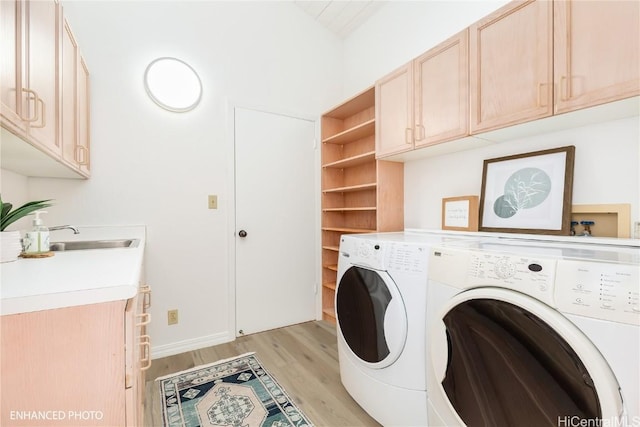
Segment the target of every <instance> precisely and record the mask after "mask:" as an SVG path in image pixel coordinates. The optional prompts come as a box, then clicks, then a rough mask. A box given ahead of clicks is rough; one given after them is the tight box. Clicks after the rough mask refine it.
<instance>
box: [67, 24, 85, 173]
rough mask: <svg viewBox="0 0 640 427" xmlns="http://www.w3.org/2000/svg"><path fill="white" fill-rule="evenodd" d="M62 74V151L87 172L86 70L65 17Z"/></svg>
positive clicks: (74, 163)
mask: <svg viewBox="0 0 640 427" xmlns="http://www.w3.org/2000/svg"><path fill="white" fill-rule="evenodd" d="M61 74H62V76H61V86H62V89H61V93H62V107H61V108H62V110H61V124H62V126H61V128H62V141H63V146H62V155H63V158H64V160H65V161H66V162H67V163H68V164H69V165H70V166H72V167H73V168H75V169H77V170H78V171H80V172H81V173H82V174H83V175H85V176H89V172H90V164H89V162H90V156H89V72H88V69H87V67H86V65H85V63H84V60H83V59H82V56H81V55H80V49H79V48H78V45H77V43H76V41H75V38H74V36H73V33H72V31H71V28H70V27H69V24H68V23H67V21H66V20H65V21H64V27H63V31H62V73H61Z"/></svg>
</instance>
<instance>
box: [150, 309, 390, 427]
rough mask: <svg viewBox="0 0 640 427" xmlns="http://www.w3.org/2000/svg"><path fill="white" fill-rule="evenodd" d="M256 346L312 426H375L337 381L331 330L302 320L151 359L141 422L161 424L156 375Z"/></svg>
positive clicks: (256, 350) (221, 357) (328, 325)
mask: <svg viewBox="0 0 640 427" xmlns="http://www.w3.org/2000/svg"><path fill="white" fill-rule="evenodd" d="M247 352H255V353H256V355H257V357H258V359H259V360H260V361H261V362H262V363H263V365H264V367H265V368H266V369H267V370H268V371H269V372H270V373H271V374H272V375H273V376H274V377H275V378H276V379H277V381H278V382H279V383H280V385H282V386H283V387H284V389H285V390H286V391H287V393H288V394H289V395H290V396H291V398H292V399H293V400H294V401H295V402H296V404H297V405H298V406H299V407H300V409H302V411H303V412H304V413H305V414H307V416H308V417H309V419H310V420H311V422H313V423H314V424H315V425H316V426H330V427H340V426H379V425H380V424H378V423H377V422H376V421H375V420H374V419H373V418H371V417H370V416H369V415H368V414H367V413H366V412H365V411H364V410H363V409H362V408H360V406H358V404H357V403H356V402H355V401H354V400H353V399H352V398H351V396H350V395H349V394H348V393H347V391H346V390H345V389H344V387H343V386H342V383H341V382H340V370H339V367H338V347H337V342H336V331H335V327H334V326H333V325H330V324H328V323H326V322H322V321H321V322H307V323H301V324H298V325H293V326H287V327H286V328H280V329H274V330H271V331H266V332H261V333H257V334H252V335H247V336H244V337H240V338H237V339H236V340H235V341H232V342H230V343H226V344H221V345H217V346H214V347H208V348H204V349H200V350H195V351H191V352H188V353H181V354H178V355H175V356H170V357H164V358H162V359H155V360H153V364H152V366H151V368H150V369H149V371H147V382H146V403H145V425H146V426H154V427H155V426H162V414H161V412H160V411H161V410H160V399H159V389H158V384H157V383H156V382H155V379H156V378H158V377H161V376H164V375H168V374H171V373H174V372H179V371H182V370H185V369H189V368H192V367H194V366H198V365H203V364H207V363H212V362H216V361H218V360H221V359H227V358H229V357H234V356H238V355H240V354H243V353H247Z"/></svg>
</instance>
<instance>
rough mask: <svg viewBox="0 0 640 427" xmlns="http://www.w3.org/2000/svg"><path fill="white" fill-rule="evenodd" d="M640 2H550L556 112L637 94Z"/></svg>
mask: <svg viewBox="0 0 640 427" xmlns="http://www.w3.org/2000/svg"><path fill="white" fill-rule="evenodd" d="M639 22H640V2H637V1H586V2H585V1H575V0H564V1H556V2H554V56H553V58H554V82H555V84H556V88H557V96H556V102H555V113H564V112H567V111H573V110H577V109H581V108H585V107H590V106H593V105H598V104H602V103H606V102H609V101H615V100H618V99H624V98H628V97H631V96H636V95H639V94H640V23H639Z"/></svg>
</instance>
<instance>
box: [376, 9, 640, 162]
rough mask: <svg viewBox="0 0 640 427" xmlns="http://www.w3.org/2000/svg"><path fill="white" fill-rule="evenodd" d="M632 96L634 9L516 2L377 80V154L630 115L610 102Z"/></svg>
mask: <svg viewBox="0 0 640 427" xmlns="http://www.w3.org/2000/svg"><path fill="white" fill-rule="evenodd" d="M638 95H640V2H638V1H602V2H598V1H579V0H562V1H547V0H516V1H513V2H511V3H509V4H507V5H505V6H504V7H502V8H500V9H498V10H496V11H495V12H493V13H491V14H490V15H488V16H487V17H485V18H483V19H481V20H479V21H478V22H476V23H475V24H473V25H471V26H470V27H469V28H468V29H466V30H464V31H463V32H461V33H459V34H457V35H456V36H454V37H452V38H450V39H449V40H447V41H445V42H443V43H441V44H440V45H438V46H436V47H434V48H432V49H430V50H429V51H427V52H426V53H424V54H423V55H421V56H419V57H417V58H415V59H414V60H412V61H411V62H409V63H408V64H405V65H404V66H402V67H400V68H398V69H397V70H395V71H394V72H392V73H390V74H389V75H387V76H385V77H383V78H382V79H380V80H378V82H376V115H377V121H376V157H378V158H383V157H384V158H388V159H392V160H407V159H411V158H416V157H420V152H422V153H427V154H423V155H433V154H442V153H446V152H451V151H457V150H459V149H464V148H465V147H468V146H471V147H474V146H478V145H481V144H486V143H488V142H490V141H491V140H493V138H498V140H500V138H502V137H501V136H499V135H497V134H499V133H503V134H505V135H511V138H512V137H513V135H518V129H522V130H521V131H520V132H522V133H521V134H520V135H527V132H529V134H530V132H536V131H537V132H540V131H544V130H545V125H544V124H545V123H549V124H550V126H549V127H550V128H552V129H558V128H559V127H562V125H560V126H559V121H558V120H555V121H552V120H549V121H540V122H536V126H535V130H534V129H533V127H532V126H515V125H520V124H524V123H527V122H532V121H534V120H538V119H543V118H547V117H551V116H553V115H556V114H560V113H565V112H570V111H577V110H583V111H582V112H581V113H579V114H574V115H572V118H576V119H577V120H573V119H572V120H564V121H563V123H566V124H565V126H580V125H582V124H586V123H591V122H592V121H593V120H594V119H595V120H612V119H615V118H622V117H629V116H631V115H637V114H638V113H637V103H636V105H635V106H634V105H631V104H632V102H626V101H625V102H619V103H617V104H618V105H614V104H611V103H612V102H613V101H622V100H625V99H627V98H631V97H634V96H638ZM629 101H632V100H629ZM604 104H609V105H607V106H606V107H605V106H604ZM600 105H601V106H602V107H603V108H601V110H602V111H595V110H594V109H588V108H587V107H594V106H600ZM607 107H611V108H607ZM604 110H607V111H604ZM560 120H562V119H560ZM552 122H553V123H552ZM538 124H539V125H538ZM507 128H509V129H507ZM498 130H501V132H494V131H498ZM507 138H508V136H507ZM454 140H455V142H456V143H455V144H440V143H442V142H449V141H454ZM435 144H440V145H439V147H438V148H437V149H433V150H431V149H430V150H420V152H418V151H416V152H412V153H407V152H408V151H410V150H414V149H418V148H423V147H427V146H432V145H435Z"/></svg>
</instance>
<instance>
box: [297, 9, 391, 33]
mask: <svg viewBox="0 0 640 427" xmlns="http://www.w3.org/2000/svg"><path fill="white" fill-rule="evenodd" d="M295 4H296V5H297V6H299V7H300V8H302V10H304V11H305V12H307V13H308V14H309V15H311V16H312V17H313V18H314V19H315V20H316V22H318V23H319V24H321V25H323V26H324V27H326V28H328V29H329V30H330V31H332V32H333V33H335V34H336V35H337V36H338V37H340V38H342V39H344V38H345V37H347V36H348V35H349V34H351V32H352V31H353V30H355V29H356V28H358V27H359V26H360V25H362V24H363V23H364V22H365V21H366V20H367V19H369V17H370V16H371V15H373V14H374V13H375V12H377V11H378V9H380V8H381V7H382V6H384V5H385V4H386V1H378V0H295Z"/></svg>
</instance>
